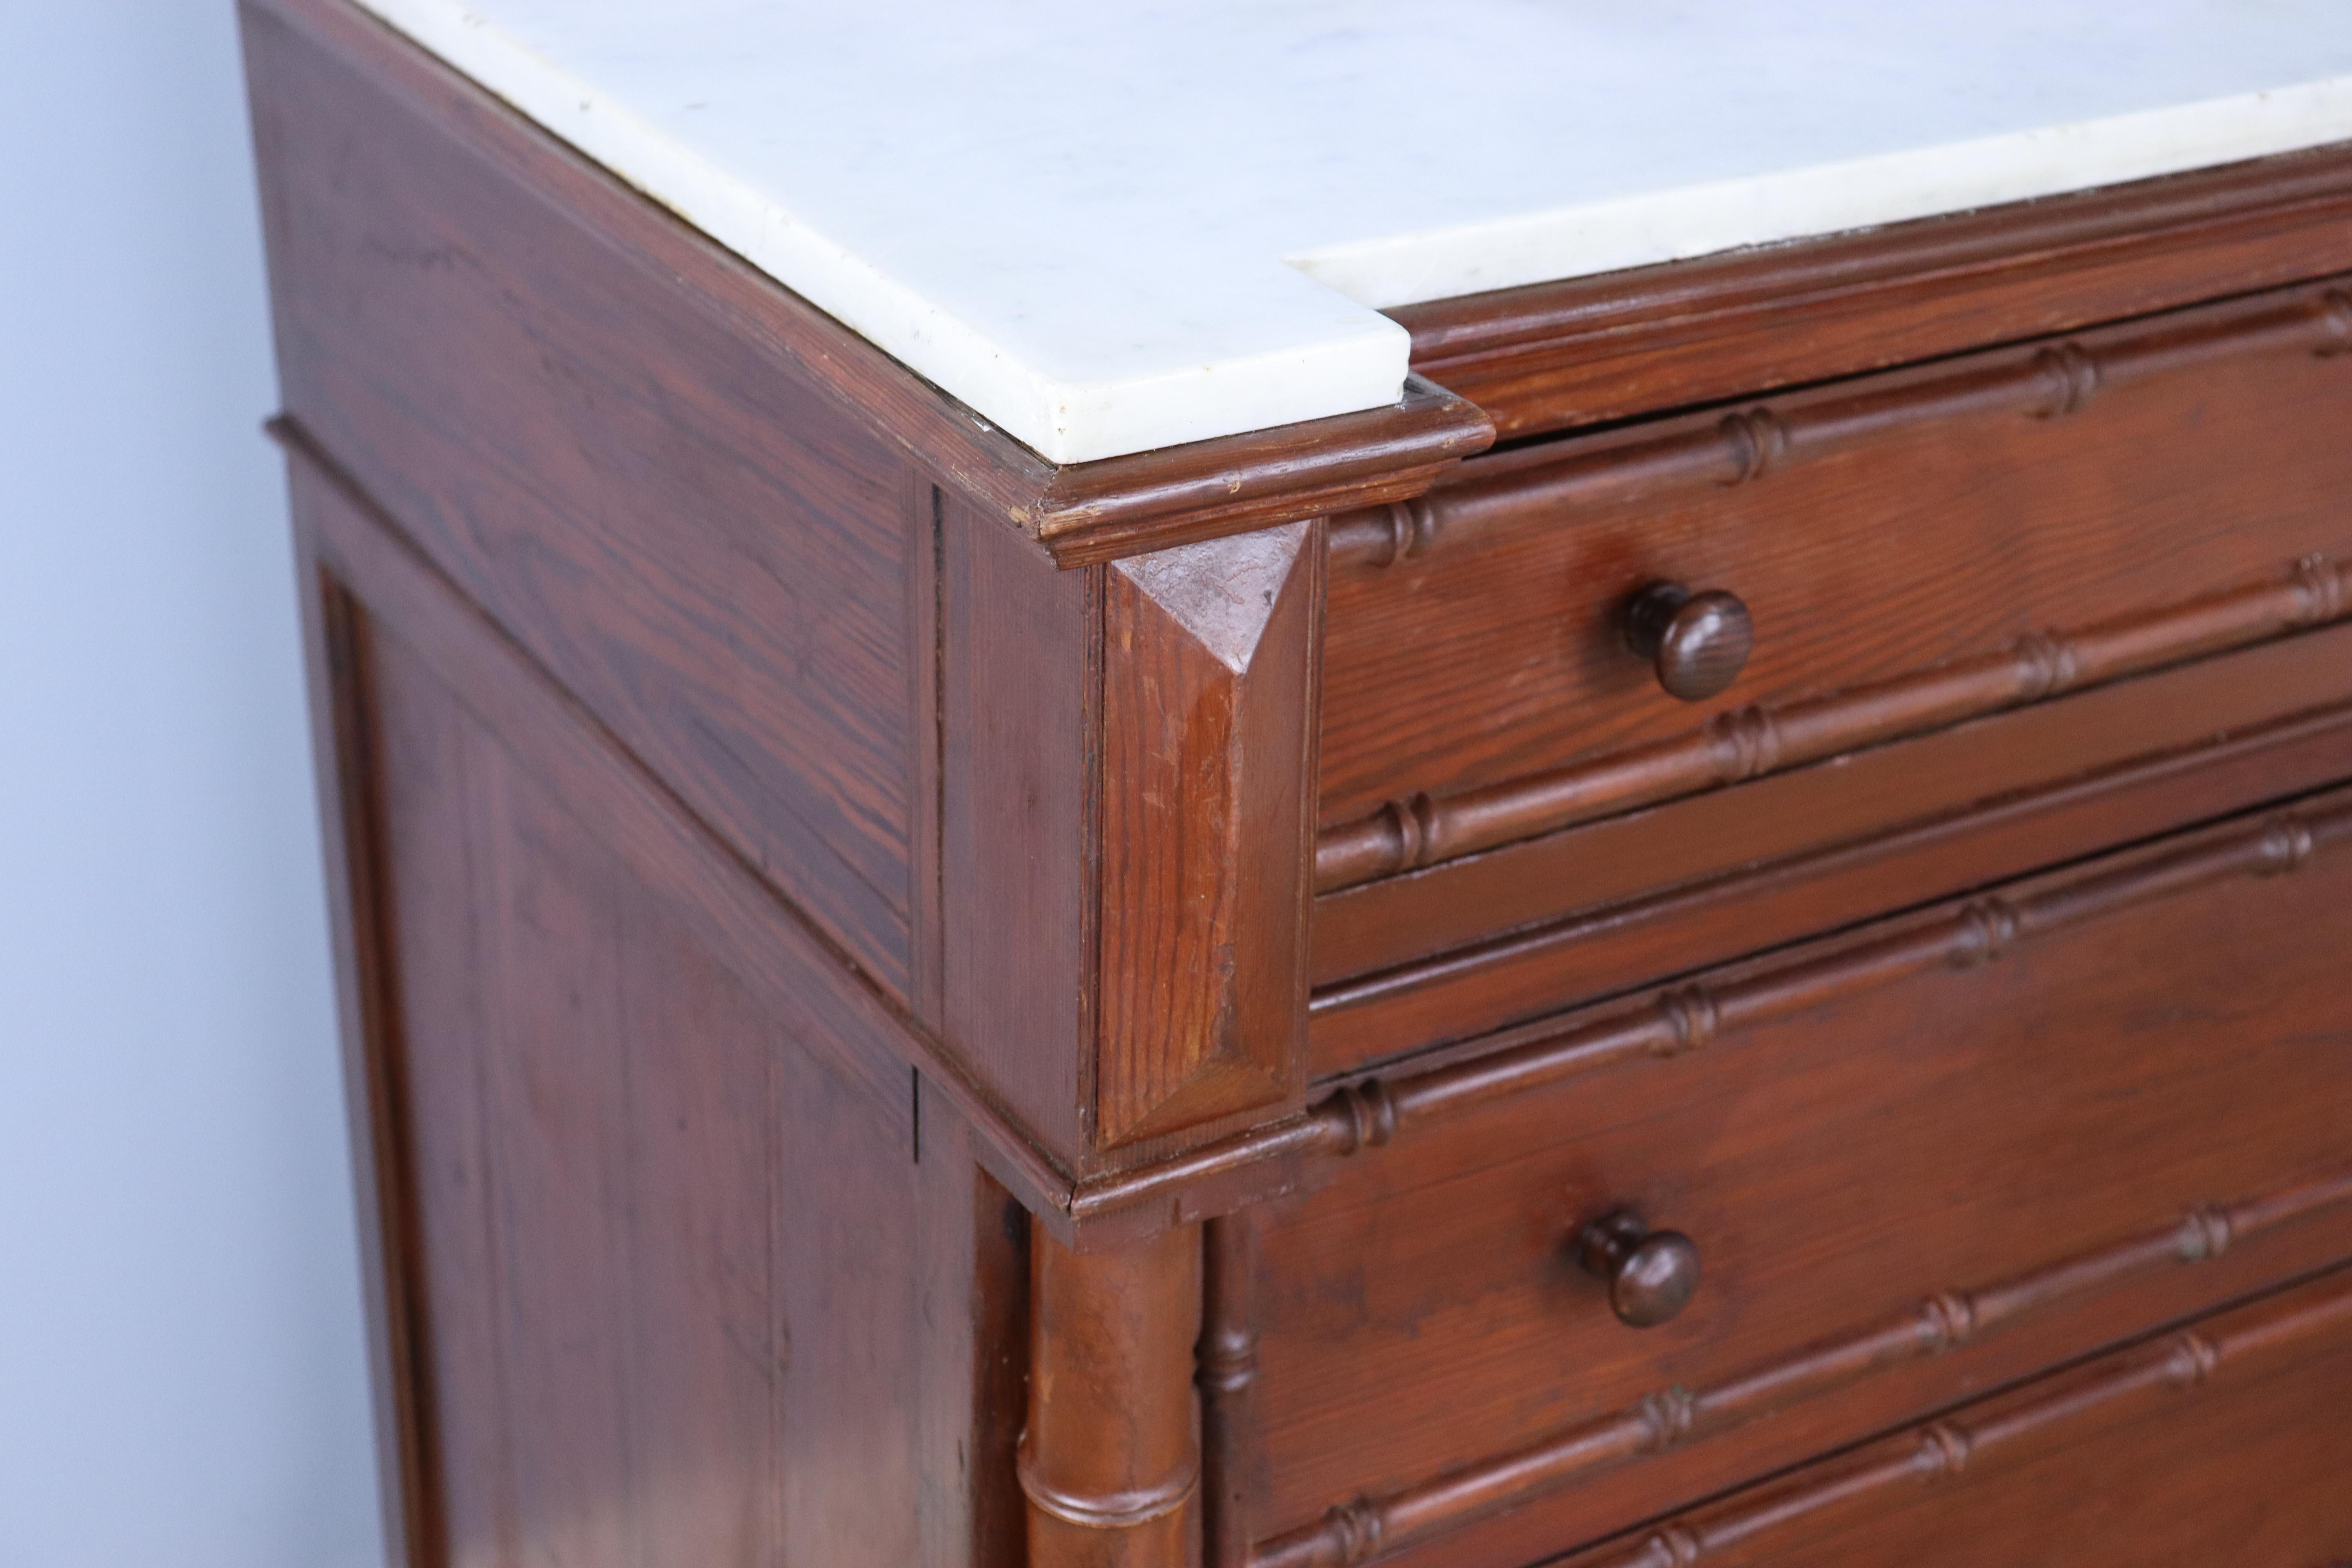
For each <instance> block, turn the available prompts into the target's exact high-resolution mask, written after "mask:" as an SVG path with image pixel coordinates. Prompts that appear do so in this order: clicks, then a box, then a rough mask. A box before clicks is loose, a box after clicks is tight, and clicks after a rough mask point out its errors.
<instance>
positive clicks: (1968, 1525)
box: [1558, 1270, 2352, 1568]
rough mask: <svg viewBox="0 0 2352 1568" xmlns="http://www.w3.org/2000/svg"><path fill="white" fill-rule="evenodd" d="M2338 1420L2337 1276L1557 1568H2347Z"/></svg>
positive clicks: (2342, 1336)
mask: <svg viewBox="0 0 2352 1568" xmlns="http://www.w3.org/2000/svg"><path fill="white" fill-rule="evenodd" d="M2347 1412H2352V1276H2347V1274H2346V1273H2345V1272H2343V1271H2341V1270H2338V1271H2336V1272H2334V1273H2332V1274H2331V1275H2329V1276H2327V1277H2325V1278H2322V1279H2315V1280H2313V1281H2311V1282H2310V1283H2308V1284H2306V1285H2304V1286H2301V1287H2298V1288H2296V1289H2290V1290H2286V1291H2282V1292H2280V1293H2278V1294H2277V1295H2275V1296H2273V1297H2271V1298H2268V1299H2265V1300H2258V1301H2254V1302H2250V1303H2248V1304H2247V1305H2245V1306H2243V1307H2240V1308H2238V1309H2236V1310H2231V1311H2227V1312H2222V1313H2218V1314H2216V1315H2214V1316H2213V1317H2210V1318H2208V1319H2204V1320H2200V1321H2198V1322H2197V1323H2195V1324H2193V1325H2191V1326H2189V1327H2188V1328H2186V1329H2184V1330H2182V1331H2179V1332H2175V1333H2168V1334H2164V1335H2161V1336H2159V1337H2158V1338H2156V1339H2154V1340H2151V1341H2149V1342H2147V1343H2145V1344H2140V1345H2136V1346H2133V1347H2131V1348H2130V1349H2127V1350H2125V1351H2121V1352H2117V1353H2116V1354H2114V1355H2110V1356H2105V1357H2102V1358H2101V1359H2099V1360H2098V1361H2096V1362H2094V1363H2091V1364H2090V1365H2088V1366H2084V1367H2082V1368H2080V1369H2078V1370H2076V1371H2074V1372H2071V1373H2066V1374H2064V1375H2063V1376H2058V1377H2053V1378H2050V1379H2048V1380H2046V1381H2044V1382H2042V1383H2040V1384H2032V1385H2029V1386H2028V1387H2025V1388H2021V1389H2019V1390H2017V1391H2016V1392H2014V1393H2012V1394H2004V1395H2002V1396H2000V1397H1999V1398H1996V1399H1990V1400H1986V1401H1984V1402H1983V1403H1982V1404H1980V1405H1971V1406H1969V1407H1968V1408H1966V1409H1962V1410H1958V1411H1955V1412H1953V1413H1952V1414H1951V1415H1948V1416H1946V1417H1945V1418H1943V1419H1941V1420H1938V1421H1935V1422H1932V1423H1929V1424H1927V1425H1925V1426H1918V1427H1915V1428H1912V1429H1910V1430H1908V1431H1905V1432H1900V1433H1897V1434H1895V1435H1894V1436H1890V1437H1887V1438H1885V1439H1883V1440H1881V1441H1879V1442H1876V1443H1874V1444H1871V1445H1870V1446H1868V1447H1864V1448H1862V1449H1860V1450H1858V1451H1856V1452H1854V1453H1853V1454H1850V1455H1845V1456H1842V1457H1840V1458H1836V1459H1833V1460H1830V1461H1827V1462H1824V1463H1822V1464H1819V1465H1814V1466H1809V1467H1807V1468H1805V1469H1802V1470H1800V1471H1798V1472H1797V1473H1795V1474H1794V1475H1791V1476H1789V1477H1786V1478H1784V1479H1781V1480H1779V1481H1776V1482H1774V1483H1772V1484H1771V1485H1769V1486H1766V1487H1759V1488H1758V1489H1755V1490H1754V1491H1753V1492H1750V1493H1744V1494H1741V1495H1738V1496H1736V1497H1732V1498H1727V1499H1726V1500H1723V1501H1722V1502H1720V1503H1717V1504H1715V1505H1713V1506H1711V1507H1708V1508H1706V1509H1702V1510H1695V1511H1693V1512H1691V1513H1689V1514H1685V1515H1682V1516H1679V1517H1677V1518H1675V1519H1671V1520H1667V1521H1662V1522H1661V1523H1659V1524H1657V1525H1655V1526H1653V1527H1650V1528H1646V1529H1644V1530H1642V1531H1638V1532H1636V1533H1635V1534H1634V1535H1633V1536H1632V1537H1631V1538H1629V1539H1627V1540H1624V1541H1621V1542H1612V1543H1610V1544H1608V1545H1605V1546H1601V1547H1598V1548H1595V1549H1594V1550H1593V1551H1591V1552H1580V1553H1578V1554H1577V1555H1575V1556H1573V1557H1570V1558H1567V1559H1565V1560H1563V1561H1562V1562H1560V1563H1559V1565H1558V1568H1698V1565H1699V1564H1705V1565H1706V1568H1772V1565H1776V1564H1777V1565H1780V1568H1798V1565H1799V1564H1804V1565H1807V1568H1811V1565H1817V1564H1820V1563H1836V1564H1837V1565H1838V1568H1983V1565H1984V1564H1988V1563H2061V1562H2063V1563H2065V1564H2067V1568H2147V1564H2150V1563H2180V1564H2184V1565H2187V1564H2208V1563H2213V1564H2219V1563H2231V1564H2242V1565H2243V1568H2342V1565H2343V1564H2344V1563H2347V1562H2352V1485H2347V1477H2352V1420H2347V1418H2346V1416H2347Z"/></svg>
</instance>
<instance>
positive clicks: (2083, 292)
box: [1390, 146, 2352, 438]
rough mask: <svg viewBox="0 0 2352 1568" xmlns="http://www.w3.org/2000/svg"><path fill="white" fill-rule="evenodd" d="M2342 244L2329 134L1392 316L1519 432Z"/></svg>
mask: <svg viewBox="0 0 2352 1568" xmlns="http://www.w3.org/2000/svg"><path fill="white" fill-rule="evenodd" d="M2347 240H2352V149H2347V148H2345V147H2341V146H2338V147H2333V148H2323V149H2319V150H2316V151H2313V152H2308V153H2290V154H2287V155H2285V156H2284V157H2277V158H2265V159H2261V160H2258V161H2255V162H2252V163H2240V164H2235V165H2231V166H2229V167H2225V168H2217V169H2201V170H2197V171H2194V172H2192V173H2189V174H2173V175H2168V176H2166V177H2164V178H2162V179H2155V180H2146V181H2141V182H2139V183H2137V184H2127V185H2117V186H2111V187H2108V188H2107V189H2105V190H2096V191H2088V192H2084V193H2082V194H2080V195H2067V196H2053V197H2048V198H2045V199H2043V200H2041V201H2033V202H2022V203H2018V204H2015V205H2009V206H2000V207H1991V208H1987V209H1985V210H1983V211H1979V212H1972V213H1962V214H1959V215H1957V216H1950V217H1937V218H1927V219H1923V220H1920V221H1918V222H1916V223H1904V224H1894V225H1890V226H1886V227H1884V228H1876V229H1867V230H1864V231H1861V232H1858V233H1854V234H1850V235H1838V236H1832V237H1827V238H1823V239H1813V240H1806V241H1803V242H1801V243H1799V244H1793V245H1779V246H1767V247H1760V248H1757V249H1751V250H1741V251H1733V252H1729V253H1727V254H1724V255H1721V256H1711V257H1702V258H1696V259H1695V260H1689V261H1679V262H1675V263H1671V264H1669V265H1666V266H1663V267H1649V268H1638V269H1635V270H1633V271H1628V272H1618V273H1611V274H1607V275H1604V276H1601V277H1595V278H1579V279H1570V280H1568V281H1566V282H1560V283H1541V284H1536V285H1534V286H1532V287H1529V288H1524V289H1507V290H1503V291H1500V292H1496V293H1492V294H1474V295H1470V296H1467V297H1465V298H1463V299H1458V300H1437V301H1434V302H1433V303H1430V304H1425V305H1409V306H1405V307H1403V308H1402V309H1399V310H1391V312H1390V314H1391V315H1392V316H1394V317H1395V318H1396V319H1397V320H1398V321H1402V322H1403V323H1404V325H1405V326H1406V327H1407V328H1408V329H1409V330H1410V331H1412V335H1413V363H1414V364H1415V365H1416V366H1418V367H1419V368H1420V369H1421V370H1423V372H1424V373H1425V374H1429V375H1433V376H1434V377H1436V378H1437V379H1438V380H1440V381H1442V382H1444V383H1445V384H1447V385H1448V386H1451V387H1453V388H1454V389H1455V390H1456V391H1458V392H1460V393H1462V394H1463V395H1465V396H1467V397H1469V398H1471V399H1473V400H1474V401H1475V402H1476V403H1478V404H1479V405H1481V406H1483V407H1485V408H1486V410H1487V411H1488V412H1489V413H1490V414H1492V415H1493V416H1494V418H1495V422H1496V426H1497V427H1498V428H1499V430H1500V431H1501V432H1502V434H1503V435H1505V436H1507V437H1513V438H1517V437H1525V436H1531V435H1535V434H1537V433H1538V432H1542V431H1547V430H1553V429H1559V428H1563V427H1566V426H1576V425H1589V424H1593V423H1596V422H1600V421H1605V420H1613V419H1623V418H1626V417H1628V416H1633V415H1639V414H1649V413H1654V412H1655V411H1657V410H1659V409H1662V408H1670V407H1675V406H1679V405H1689V404H1695V403H1712V402H1716V401H1719V400H1721V399H1724V398H1729V397H1738V396H1743V395H1745V396H1753V395H1756V394H1757V393H1759V392H1762V391H1769V390H1770V389H1772V388H1775V387H1780V386H1789V385H1796V384H1802V383H1807V382H1816V381H1825V380H1828V379H1830V378H1832V377H1834V376H1841V375H1851V374H1855V373H1856V372H1859V371H1868V370H1876V369H1879V368H1881V367H1883V366H1886V365H1892V364H1900V363H1906V362H1908V361H1916V360H1925V359H1933V358H1936V357H1938V356H1940V355H1944V354H1949V353H1954V352H1956V351H1958V350H1964V349H1972V348H1977V347H1979V346H1981V345H1983V344H1986V343H1994V342H2013V341H2015V340H2017V339H2020V338H2029V337H2035V336H2039V335H2041V334H2042V333H2046V332H2063V331H2073V330H2074V329H2075V328H2077V327H2081V326H2084V325H2087V324H2089V323H2092V322H2096V321H2115V320H2117V319H2119V318H2122V317H2126V316H2137V315H2143V314H2146V313H2147V312H2149V311H2152V310H2168V309H2170V308H2172V307H2174V306H2179V305H2186V304H2192V303H2195V302H2196V301H2198V300H2209V299H2215V298H2219V297H2221V296H2223V295H2230V294H2242V293H2247V292H2250V291H2252V290H2253V289H2267V288H2272V287H2274V286H2276V285H2278V284H2281V283H2291V282H2294V281H2296V280H2298V279H2305V278H2313V277H2316V276H2318V275H2320V274H2321V273H2325V272H2333V271H2336V270H2339V269H2340V268H2342V267H2343V264H2344V259H2343V258H2344V256H2345V249H2346V245H2347ZM1792 327H1795V328H1796V329H1797V330H1792Z"/></svg>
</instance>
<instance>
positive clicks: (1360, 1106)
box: [1333, 1078, 1397, 1154]
mask: <svg viewBox="0 0 2352 1568" xmlns="http://www.w3.org/2000/svg"><path fill="white" fill-rule="evenodd" d="M1333 1098H1334V1099H1335V1100H1338V1102H1339V1112H1340V1118H1341V1121H1340V1131H1341V1135H1342V1138H1343V1140H1344V1142H1342V1143H1341V1145H1340V1147H1339V1151H1338V1152H1339V1153H1342V1154H1352V1153H1354V1152H1356V1151H1357V1150H1359V1149H1377V1148H1379V1147H1380V1146H1381V1144H1383V1143H1385V1142H1388V1141H1389V1140H1390V1139H1391V1138H1393V1137H1395V1136H1396V1129H1397V1110H1396V1100H1395V1099H1394V1097H1392V1096H1391V1094H1390V1093H1389V1089H1388V1085H1386V1084H1384V1083H1382V1082H1381V1080H1380V1079H1376V1078H1368V1079H1365V1080H1364V1081H1363V1082H1361V1083H1351V1084H1349V1085H1347V1086H1345V1087H1344V1088H1342V1089H1340V1090H1339V1093H1338V1094H1337V1095H1336V1096H1334V1097H1333Z"/></svg>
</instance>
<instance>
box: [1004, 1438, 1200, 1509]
mask: <svg viewBox="0 0 2352 1568" xmlns="http://www.w3.org/2000/svg"><path fill="white" fill-rule="evenodd" d="M1013 1472H1014V1474H1015V1475H1017V1476H1018V1477H1019V1478H1020V1480H1021V1490H1022V1494H1023V1495H1024V1496H1025V1497H1027V1498H1028V1500H1030V1502H1031V1503H1033V1504H1034V1505H1035V1507H1036V1508H1037V1510H1039V1511H1040V1512H1043V1513H1049V1514H1052V1515H1053V1516H1054V1517H1055V1519H1058V1520H1060V1521H1062V1522H1063V1523H1065V1524H1075V1525H1076V1526H1078V1527H1079V1528H1081V1529H1083V1530H1132V1529H1134V1528H1135V1527H1136V1526H1137V1525H1139V1524H1149V1523H1150V1522H1151V1521H1153V1520H1155V1519H1160V1518H1163V1517H1165V1516H1166V1515H1168V1514H1171V1513H1174V1512H1175V1511H1176V1510H1178V1509H1180V1508H1182V1507H1183V1506H1184V1505H1185V1504H1186V1503H1188V1502H1191V1501H1192V1494H1193V1493H1195V1492H1197V1491H1199V1490H1200V1489H1201V1465H1200V1459H1199V1457H1198V1456H1197V1455H1196V1456H1194V1457H1193V1458H1192V1461H1191V1462H1190V1463H1189V1464H1187V1465H1186V1466H1185V1467H1184V1468H1182V1469H1181V1470H1179V1471H1177V1472H1176V1473H1175V1474H1174V1475H1171V1476H1170V1477H1169V1478H1168V1479H1166V1480H1164V1481H1161V1482H1160V1483H1158V1484H1157V1485H1154V1486H1150V1487H1139V1488H1136V1489H1132V1490H1129V1491H1121V1492H1104V1493H1100V1494H1096V1495H1086V1496H1081V1495H1080V1494H1078V1493H1076V1492H1066V1491H1063V1490H1061V1489H1057V1488H1056V1487H1055V1486H1054V1485H1053V1484H1052V1483H1051V1482H1049V1481H1047V1480H1046V1479H1045V1478H1044V1477H1042V1476H1040V1475H1038V1474H1037V1470H1036V1466H1035V1463H1034V1458H1033V1455H1032V1453H1031V1450H1030V1447H1029V1434H1028V1433H1026V1432H1024V1433H1022V1434H1021V1446H1020V1449H1019V1451H1018V1453H1017V1454H1016V1455H1015V1457H1014V1459H1013Z"/></svg>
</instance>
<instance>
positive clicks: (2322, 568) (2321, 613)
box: [2289, 552, 2345, 626]
mask: <svg viewBox="0 0 2352 1568" xmlns="http://www.w3.org/2000/svg"><path fill="white" fill-rule="evenodd" d="M2289 576H2291V577H2292V578H2293V579H2294V589H2295V595H2296V597H2297V598H2299V599H2300V600H2301V601H2302V611H2303V613H2302V614H2301V615H2300V616H2297V617H2296V620H2297V623H2298V624H2299V625H2305V626H2318V625H2321V624H2322V623H2325V622H2327V621H2332V620H2334V619H2335V618H2336V616H2340V615H2342V614H2343V613H2344V600H2345V589H2344V574H2343V572H2342V571H2341V570H2339V569H2338V568H2337V566H2336V563H2335V562H2334V561H2333V560H2331V559H2330V558H2329V557H2328V556H2326V554H2323V553H2316V552H2315V553H2313V554H2310V555H2306V556H2305V557H2304V558H2303V559H2302V560H2300V561H2298V562H2296V563H2294V569H2293V571H2292V572H2290V573H2289Z"/></svg>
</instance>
